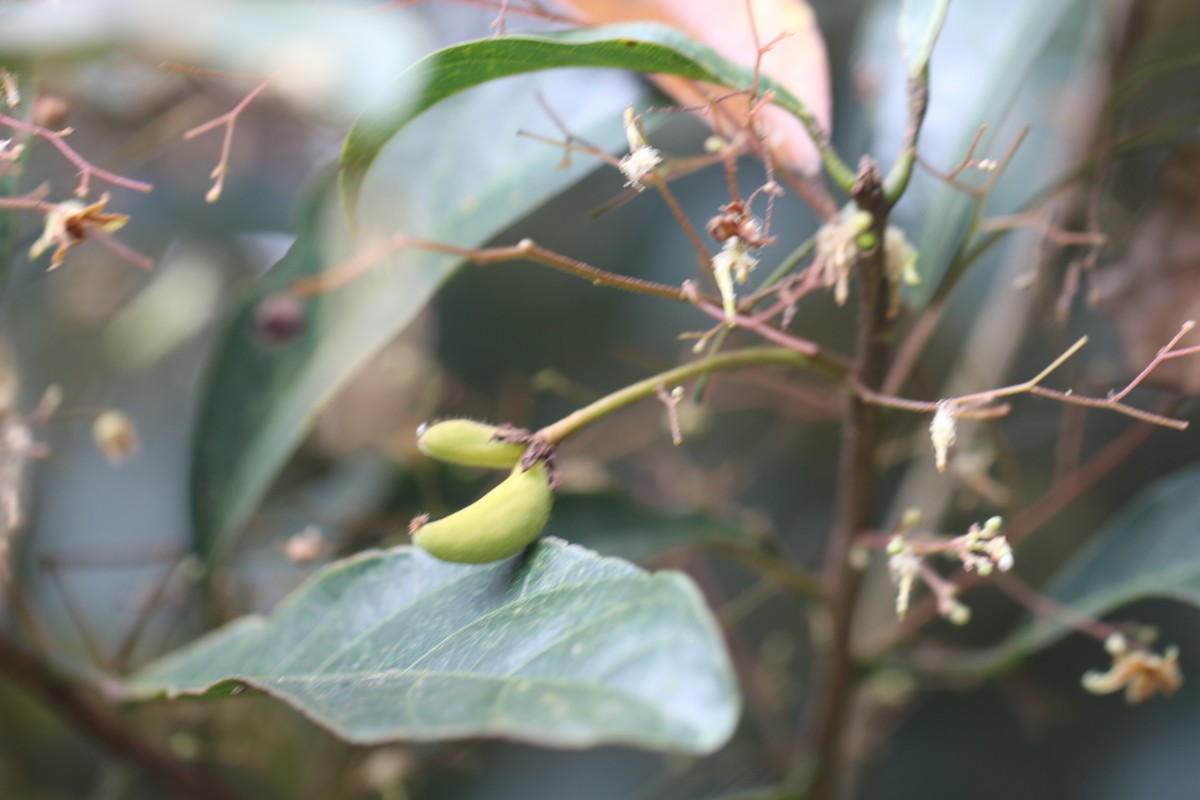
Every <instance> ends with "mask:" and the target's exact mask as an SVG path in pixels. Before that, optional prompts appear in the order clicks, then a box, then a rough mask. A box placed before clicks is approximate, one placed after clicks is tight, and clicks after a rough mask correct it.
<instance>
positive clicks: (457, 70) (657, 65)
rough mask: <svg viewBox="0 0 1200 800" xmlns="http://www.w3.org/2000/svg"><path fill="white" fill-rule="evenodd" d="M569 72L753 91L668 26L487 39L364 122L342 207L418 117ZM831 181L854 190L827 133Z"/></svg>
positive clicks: (345, 169)
mask: <svg viewBox="0 0 1200 800" xmlns="http://www.w3.org/2000/svg"><path fill="white" fill-rule="evenodd" d="M565 67H608V68H612V69H622V70H629V71H633V72H640V73H646V74H669V75H676V76H678V77H682V78H688V79H690V80H702V81H707V82H710V83H715V84H718V85H721V86H725V87H728V88H730V89H734V90H745V89H748V88H749V87H750V86H751V85H752V84H753V81H754V73H753V70H750V69H748V68H746V67H742V66H740V65H737V64H734V63H732V62H730V61H727V60H726V59H725V58H724V57H723V56H721V55H719V54H718V53H717V52H716V51H714V50H712V49H711V48H709V47H707V46H706V45H703V44H700V43H699V42H696V41H694V40H692V39H690V38H689V37H687V36H686V35H685V34H683V33H681V32H680V31H677V30H675V29H673V28H669V27H667V26H664V25H659V24H651V23H634V24H624V25H611V26H603V27H597V28H583V29H575V30H568V31H561V32H557V33H548V34H542V35H538V36H504V37H492V38H488V39H481V40H477V41H473V42H467V43H465V44H460V45H454V46H452V47H448V48H445V49H443V50H440V51H438V52H436V53H433V54H432V55H430V56H428V57H426V58H425V59H422V60H421V61H420V62H418V63H417V64H415V65H414V66H413V67H411V68H410V69H409V70H407V71H406V72H405V73H404V74H403V75H401V76H400V79H399V80H403V81H412V82H414V83H418V84H420V85H422V86H423V87H424V89H423V91H422V93H421V94H420V96H419V97H418V98H417V100H416V101H415V102H414V103H413V105H411V106H410V107H408V108H406V109H405V110H404V111H403V112H402V113H400V114H397V115H394V116H390V117H386V116H379V115H374V116H371V117H363V118H360V119H359V120H358V121H357V122H356V123H355V124H354V126H353V128H351V130H350V133H349V135H348V136H347V137H346V140H345V143H344V146H343V148H342V158H341V164H342V176H341V189H342V197H343V201H344V202H345V203H346V206H347V208H348V209H350V212H351V215H354V214H355V213H356V208H357V203H358V194H359V192H360V190H361V187H362V183H363V181H364V180H365V178H366V174H367V171H368V169H369V168H370V166H371V164H372V162H373V161H374V160H375V157H376V156H377V154H378V152H379V150H380V149H381V148H382V147H383V145H384V144H386V143H387V142H388V141H389V140H390V139H391V137H392V136H393V135H394V134H395V133H396V132H397V131H398V130H400V129H401V128H402V127H404V126H405V125H406V124H408V122H409V121H411V120H412V119H413V118H415V117H416V116H417V115H419V114H421V113H422V112H423V111H426V110H427V109H429V108H432V107H433V106H434V105H436V104H437V103H439V102H441V101H443V100H445V99H446V98H448V97H451V96H453V95H454V94H457V93H458V92H461V91H463V90H465V89H468V88H471V87H473V86H478V85H480V84H482V83H486V82H489V81H493V80H496V79H498V78H503V77H508V76H512V75H519V74H523V73H528V72H535V71H540V70H548V69H559V68H565ZM759 88H760V91H768V90H769V91H771V92H773V93H774V97H773V100H772V102H774V103H775V105H778V106H780V107H781V108H783V109H785V110H787V111H789V112H791V113H792V114H793V115H794V116H796V117H797V118H798V119H800V120H801V121H802V122H804V124H805V125H806V126H808V127H809V129H810V131H819V126H818V125H817V123H816V120H815V118H814V117H813V115H812V114H811V112H810V111H809V110H808V109H807V108H806V107H805V106H804V104H803V103H801V102H800V101H799V100H798V99H796V97H795V96H794V95H793V94H791V93H790V92H788V91H787V90H786V89H784V88H783V87H782V86H780V85H779V84H777V83H775V82H774V81H772V80H771V79H770V78H769V77H766V76H760V78H759ZM816 143H817V146H818V149H820V150H821V154H822V158H823V160H824V161H825V165H826V168H827V169H828V170H829V171H830V175H831V177H832V178H833V179H834V181H835V182H837V183H838V185H840V186H843V187H848V186H849V185H850V184H852V183H853V180H854V175H853V173H852V172H851V171H850V170H849V168H848V167H846V166H845V165H844V164H843V163H842V162H841V161H840V159H838V158H837V156H836V154H834V153H833V152H832V150H831V149H830V148H829V143H828V141H827V140H826V138H825V136H824V134H821V135H820V136H818V137H816Z"/></svg>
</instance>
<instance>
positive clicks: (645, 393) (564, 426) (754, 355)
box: [538, 347, 844, 444]
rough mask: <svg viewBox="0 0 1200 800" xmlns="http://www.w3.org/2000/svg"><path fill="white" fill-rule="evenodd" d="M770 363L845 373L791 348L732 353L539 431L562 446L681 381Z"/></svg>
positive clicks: (649, 381) (633, 387)
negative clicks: (613, 414) (585, 430)
mask: <svg viewBox="0 0 1200 800" xmlns="http://www.w3.org/2000/svg"><path fill="white" fill-rule="evenodd" d="M767 364H778V365H781V366H790V367H805V368H808V369H812V370H815V371H817V372H820V373H822V374H824V375H827V376H829V377H831V378H834V379H838V380H840V379H841V378H842V377H843V372H844V368H843V366H842V365H841V363H840V362H838V361H837V360H835V359H833V358H832V357H830V356H826V355H823V354H821V353H817V354H815V355H805V354H803V353H797V352H796V351H795V350H792V349H790V348H787V347H755V348H747V349H745V350H735V351H733V352H731V353H721V354H719V355H715V356H713V357H711V358H705V359H701V360H699V361H692V362H690V363H687V364H683V365H681V366H678V367H675V368H674V369H669V370H667V371H666V372H660V373H658V374H657V375H652V376H650V377H649V378H646V379H644V380H640V381H638V382H637V383H633V384H630V385H629V386H626V387H625V388H623V389H619V390H618V391H615V392H613V393H612V394H609V395H606V396H604V397H601V398H600V399H599V400H597V401H596V402H594V403H592V404H590V405H586V406H584V407H583V408H580V409H578V410H576V411H573V412H572V413H570V414H568V415H567V416H565V417H563V418H562V419H560V420H559V421H558V422H555V423H554V424H552V425H548V426H546V427H545V428H542V429H541V430H540V431H538V436H539V437H540V438H542V439H544V440H545V441H546V442H547V443H549V444H558V443H559V442H561V441H562V440H563V439H566V438H567V437H568V436H570V435H572V434H574V433H577V432H578V431H579V430H581V429H582V428H585V427H587V426H588V425H591V424H592V423H593V422H596V421H598V420H600V419H601V418H603V417H605V416H607V415H609V414H611V413H613V412H614V411H618V410H620V409H622V408H624V407H625V406H627V405H630V404H631V403H635V402H637V401H638V400H643V399H645V398H647V397H654V396H655V393H656V392H657V391H658V389H659V388H660V387H665V386H666V387H669V386H672V385H674V384H677V383H679V382H680V381H685V380H688V379H689V378H695V377H697V376H699V375H706V374H708V373H710V372H716V371H718V370H723V369H734V368H737V367H749V366H760V365H767Z"/></svg>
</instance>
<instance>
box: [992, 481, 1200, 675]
mask: <svg viewBox="0 0 1200 800" xmlns="http://www.w3.org/2000/svg"><path fill="white" fill-rule="evenodd" d="M1044 593H1045V594H1047V595H1048V596H1049V597H1051V598H1053V599H1054V600H1056V601H1057V602H1059V603H1061V604H1063V605H1065V606H1067V607H1069V608H1071V609H1073V610H1074V611H1077V612H1079V613H1081V614H1084V615H1087V616H1090V617H1102V616H1104V615H1105V614H1107V613H1109V612H1111V611H1113V610H1114V609H1117V608H1120V607H1121V606H1125V605H1128V604H1130V603H1133V602H1135V601H1138V600H1143V599H1146V598H1152V597H1160V598H1170V599H1175V600H1180V601H1182V602H1185V603H1191V604H1192V605H1197V606H1200V467H1192V468H1189V469H1186V470H1183V471H1181V472H1178V473H1175V474H1174V475H1171V476H1169V477H1167V478H1164V479H1163V480H1161V481H1159V482H1157V483H1155V484H1154V485H1153V486H1151V487H1150V488H1149V489H1147V490H1146V491H1144V492H1143V493H1142V494H1141V495H1139V496H1138V497H1137V498H1136V499H1135V500H1134V501H1133V502H1131V503H1130V504H1129V505H1128V506H1126V507H1125V508H1124V509H1123V510H1122V511H1121V512H1120V513H1119V514H1117V516H1116V517H1115V518H1113V520H1112V521H1111V522H1110V523H1109V524H1108V525H1107V526H1106V527H1105V528H1104V530H1103V531H1102V532H1101V533H1100V534H1099V535H1097V537H1096V538H1095V539H1094V540H1093V541H1092V542H1091V543H1090V544H1089V545H1088V546H1087V547H1085V548H1084V549H1082V550H1081V551H1080V552H1079V553H1077V554H1076V555H1075V556H1074V557H1073V558H1072V559H1071V561H1070V562H1069V563H1068V564H1067V566H1066V567H1065V568H1064V569H1063V570H1062V572H1061V573H1060V574H1059V575H1058V576H1056V577H1055V579H1054V580H1053V581H1051V582H1050V584H1049V585H1048V586H1047V587H1046V588H1045V589H1044ZM1070 630H1071V629H1070V627H1069V626H1068V625H1067V624H1066V623H1065V622H1064V620H1063V619H1061V618H1059V617H1055V616H1051V617H1040V618H1038V619H1036V620H1034V621H1031V622H1029V623H1028V624H1026V625H1025V626H1024V627H1022V629H1021V630H1019V631H1018V632H1017V633H1016V634H1015V635H1014V636H1013V637H1012V638H1011V639H1010V640H1009V641H1008V642H1006V643H1005V644H1004V645H1003V646H1002V647H1001V648H999V649H998V650H997V651H996V653H995V654H994V656H995V657H994V658H989V659H988V660H989V662H990V663H991V664H993V665H1002V666H1008V665H1011V664H1012V663H1014V662H1016V661H1018V660H1020V659H1021V658H1023V657H1024V656H1026V655H1028V654H1029V653H1032V652H1034V651H1036V650H1039V649H1041V648H1043V647H1046V646H1048V645H1050V644H1053V643H1054V642H1056V641H1058V640H1059V639H1060V638H1062V637H1063V636H1064V635H1065V634H1067V633H1068V632H1070Z"/></svg>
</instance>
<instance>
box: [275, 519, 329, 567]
mask: <svg viewBox="0 0 1200 800" xmlns="http://www.w3.org/2000/svg"><path fill="white" fill-rule="evenodd" d="M283 550H284V553H285V554H286V555H287V559H288V561H291V562H292V563H293V564H310V563H312V562H313V561H316V560H317V559H318V558H320V557H321V555H322V554H323V553H324V552H325V543H324V541H323V540H322V538H321V530H320V529H319V528H318V527H317V526H316V525H309V526H308V527H306V528H305V529H304V530H302V531H299V532H297V533H294V534H292V535H291V536H289V537H288V540H287V543H286V544H284V546H283Z"/></svg>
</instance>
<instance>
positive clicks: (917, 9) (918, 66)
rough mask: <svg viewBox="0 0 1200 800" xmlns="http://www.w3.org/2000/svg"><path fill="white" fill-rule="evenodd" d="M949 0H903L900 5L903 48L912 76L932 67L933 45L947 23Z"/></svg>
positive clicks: (901, 42) (901, 43)
mask: <svg viewBox="0 0 1200 800" xmlns="http://www.w3.org/2000/svg"><path fill="white" fill-rule="evenodd" d="M949 12H950V0H904V2H903V3H902V4H901V6H900V50H901V51H902V52H903V54H904V60H905V62H907V63H908V74H909V77H916V76H917V75H920V74H921V73H922V72H924V71H925V70H926V69H927V68H928V67H929V59H930V57H931V56H932V55H933V46H934V45H935V44H936V43H937V38H938V34H940V33H941V32H942V26H943V25H944V24H946V14H948V13H949Z"/></svg>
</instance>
